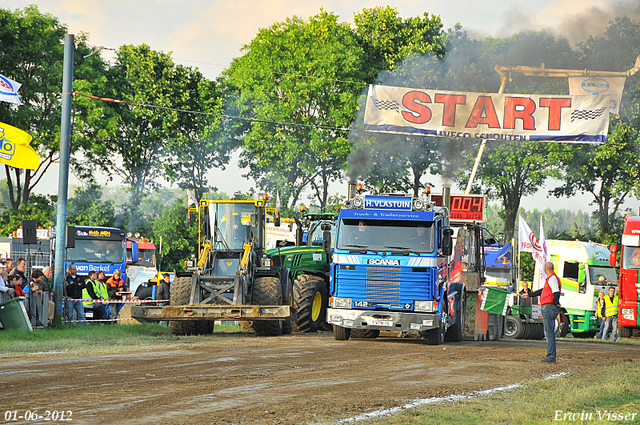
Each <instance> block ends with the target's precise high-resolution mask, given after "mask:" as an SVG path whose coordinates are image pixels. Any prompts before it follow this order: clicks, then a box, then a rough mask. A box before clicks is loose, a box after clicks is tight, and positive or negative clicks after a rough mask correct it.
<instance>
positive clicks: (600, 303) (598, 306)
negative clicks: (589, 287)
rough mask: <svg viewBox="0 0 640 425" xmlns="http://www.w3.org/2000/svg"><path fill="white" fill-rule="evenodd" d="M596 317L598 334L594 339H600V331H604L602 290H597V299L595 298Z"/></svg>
mask: <svg viewBox="0 0 640 425" xmlns="http://www.w3.org/2000/svg"><path fill="white" fill-rule="evenodd" d="M596 318H597V319H598V324H599V325H600V327H599V330H598V335H596V336H595V338H596V339H602V332H604V291H600V292H598V299H597V300H596Z"/></svg>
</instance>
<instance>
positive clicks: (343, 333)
mask: <svg viewBox="0 0 640 425" xmlns="http://www.w3.org/2000/svg"><path fill="white" fill-rule="evenodd" d="M350 336H351V328H343V327H342V326H338V325H333V337H334V338H335V339H336V340H338V341H346V340H348V339H349V337H350Z"/></svg>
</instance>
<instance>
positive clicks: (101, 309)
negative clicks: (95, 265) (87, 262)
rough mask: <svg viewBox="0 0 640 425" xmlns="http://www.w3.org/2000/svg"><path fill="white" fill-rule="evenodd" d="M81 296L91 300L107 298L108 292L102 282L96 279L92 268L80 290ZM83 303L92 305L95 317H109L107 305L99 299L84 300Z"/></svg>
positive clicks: (103, 318)
mask: <svg viewBox="0 0 640 425" xmlns="http://www.w3.org/2000/svg"><path fill="white" fill-rule="evenodd" d="M82 298H83V299H88V298H91V299H93V300H108V299H109V294H108V293H107V287H106V286H105V285H104V283H102V282H100V281H99V280H98V279H97V273H96V272H95V271H94V270H91V271H90V272H89V276H88V279H87V282H86V284H85V287H84V289H83V290H82ZM84 305H93V316H94V318H95V319H102V320H105V319H109V318H110V314H109V307H108V306H107V305H106V304H104V303H102V302H99V301H93V302H91V301H84Z"/></svg>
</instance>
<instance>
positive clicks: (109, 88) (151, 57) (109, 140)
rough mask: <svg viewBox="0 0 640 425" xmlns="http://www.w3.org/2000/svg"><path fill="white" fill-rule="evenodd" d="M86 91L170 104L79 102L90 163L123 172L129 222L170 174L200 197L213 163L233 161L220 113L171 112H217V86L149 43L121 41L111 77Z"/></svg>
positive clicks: (108, 170) (105, 78) (108, 172)
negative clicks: (220, 131)
mask: <svg viewBox="0 0 640 425" xmlns="http://www.w3.org/2000/svg"><path fill="white" fill-rule="evenodd" d="M113 82H117V84H116V83H113ZM86 89H87V90H90V91H91V92H92V93H93V94H97V95H102V96H104V97H109V98H114V99H121V100H126V101H129V102H135V103H138V104H151V105H157V106H161V107H163V108H167V109H158V108H151V107H145V106H139V105H132V104H122V103H118V104H114V103H106V102H95V101H92V100H90V99H86V98H80V99H78V101H77V103H78V106H79V108H80V110H81V111H82V113H83V115H82V117H80V118H82V119H80V118H79V119H78V121H79V122H78V127H79V128H81V133H82V136H81V138H82V139H83V140H84V141H85V142H87V143H89V142H91V145H88V146H87V148H86V149H85V151H84V153H85V155H86V157H87V159H88V161H89V163H90V164H91V165H92V166H95V165H97V166H99V167H101V169H102V170H104V171H105V172H106V173H107V174H108V175H110V176H113V175H119V176H120V177H122V178H123V180H124V181H125V183H126V184H127V186H128V188H129V191H130V201H129V209H130V211H129V213H128V221H131V222H135V220H136V219H137V214H136V208H137V206H138V205H139V204H140V202H141V200H142V198H143V195H144V193H146V192H147V191H149V190H152V189H154V188H156V187H157V185H158V179H159V178H161V177H166V178H167V179H168V180H170V181H172V182H175V183H177V184H178V186H179V187H181V188H191V189H193V191H194V192H196V194H197V195H198V196H200V195H202V194H203V193H204V192H205V191H206V190H208V189H209V187H208V186H207V184H206V173H207V172H208V171H209V169H210V167H211V166H219V165H221V164H223V163H225V162H226V161H228V157H227V152H226V151H225V150H224V149H222V148H220V145H219V144H218V143H217V141H216V140H217V139H215V138H214V134H215V130H216V126H217V125H218V124H219V123H218V121H217V119H219V118H216V119H214V118H212V117H210V116H205V115H192V114H187V113H181V112H178V111H176V110H173V109H168V108H177V109H185V110H192V111H198V112H199V113H212V114H215V113H218V112H219V110H220V107H221V105H220V95H219V92H218V89H217V87H216V85H215V84H214V83H212V82H210V81H208V80H206V79H205V78H204V77H203V76H202V74H201V73H200V72H199V71H197V70H194V69H192V68H189V67H184V66H182V65H176V64H175V63H174V62H173V60H172V59H171V56H170V55H169V54H165V53H162V52H157V51H154V50H152V49H151V48H150V47H149V46H146V45H144V44H143V45H140V46H132V45H128V46H122V47H121V48H120V49H119V50H118V52H117V54H116V59H115V63H114V65H113V66H111V67H109V69H108V70H107V73H106V76H105V77H104V78H101V79H96V80H95V81H94V82H92V84H89V85H87V86H86ZM85 165H86V164H85ZM140 223H141V222H138V223H134V224H133V225H134V226H137V225H139V224H140Z"/></svg>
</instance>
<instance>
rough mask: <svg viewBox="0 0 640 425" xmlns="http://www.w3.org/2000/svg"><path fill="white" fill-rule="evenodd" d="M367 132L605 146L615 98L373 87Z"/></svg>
mask: <svg viewBox="0 0 640 425" xmlns="http://www.w3.org/2000/svg"><path fill="white" fill-rule="evenodd" d="M364 128H365V130H367V131H378V132H384V133H403V134H413V135H425V136H439V137H458V138H477V139H488V140H505V141H511V140H522V141H556V142H574V143H604V142H606V141H607V131H608V129H609V96H570V95H566V96H557V95H521V94H485V93H468V92H451V91H444V90H419V89H411V88H405V87H391V86H380V85H371V86H369V93H368V95H367V103H366V109H365V115H364Z"/></svg>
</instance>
